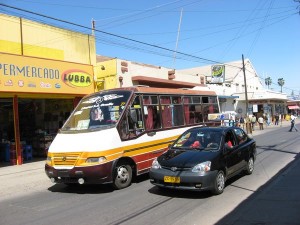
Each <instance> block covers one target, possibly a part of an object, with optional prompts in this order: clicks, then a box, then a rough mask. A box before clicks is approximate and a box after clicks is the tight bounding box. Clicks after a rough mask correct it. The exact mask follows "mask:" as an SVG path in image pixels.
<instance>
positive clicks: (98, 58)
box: [0, 14, 299, 164]
mask: <svg viewBox="0 0 300 225" xmlns="http://www.w3.org/2000/svg"><path fill="white" fill-rule="evenodd" d="M0 29H1V30H5V31H6V32H1V33H0V59H1V60H0V61H1V65H0V114H1V117H0V141H1V161H7V160H8V161H11V162H12V163H13V164H22V160H21V158H22V157H21V153H20V152H21V151H20V149H21V148H23V149H26V151H25V150H24V154H26V157H25V159H31V158H32V157H46V152H47V148H48V147H49V145H50V144H51V141H52V140H53V138H54V136H55V135H56V133H57V131H58V130H59V129H60V127H61V126H62V124H63V123H64V122H65V121H66V119H67V118H68V116H69V115H70V113H71V111H72V110H73V109H74V107H75V106H76V105H77V103H78V102H79V101H80V99H81V98H82V97H83V96H85V95H86V94H90V93H93V92H98V91H101V90H107V89H111V88H118V87H130V86H134V85H145V86H151V87H166V88H185V89H186V88H191V89H197V90H211V91H215V92H216V93H217V95H218V102H219V107H220V112H221V113H224V114H226V115H227V119H229V117H230V116H234V117H235V118H239V117H241V116H245V115H256V116H257V115H259V114H261V115H264V116H265V117H266V118H270V120H271V121H272V120H273V119H274V117H275V115H276V114H280V115H281V116H282V118H288V115H289V114H290V113H297V112H298V109H299V101H297V100H293V101H291V100H289V99H288V96H287V94H286V93H282V92H276V91H273V90H269V89H268V88H267V87H266V86H265V85H264V81H263V80H262V79H261V75H259V74H257V72H256V71H255V65H252V63H251V61H250V59H245V60H244V61H243V60H237V61H234V62H226V63H224V64H222V65H207V66H204V67H203V66H201V67H196V68H186V69H182V70H174V69H173V68H164V67H161V66H159V65H149V64H147V63H146V62H132V61H129V60H126V59H119V58H117V57H116V58H111V57H108V56H102V55H97V54H96V44H95V36H94V35H92V34H83V33H78V32H74V31H70V30H65V29H62V28H58V27H54V26H50V25H47V24H42V23H38V22H35V21H30V20H27V19H23V18H19V17H14V16H10V15H5V14H1V15H0ZM56 40H60V41H59V42H57V41H56ZM219 70H220V71H221V73H220V74H218V73H217V72H218V71H219ZM18 150H19V151H18ZM8 152H9V153H8Z"/></svg>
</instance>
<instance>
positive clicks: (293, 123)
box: [289, 115, 298, 132]
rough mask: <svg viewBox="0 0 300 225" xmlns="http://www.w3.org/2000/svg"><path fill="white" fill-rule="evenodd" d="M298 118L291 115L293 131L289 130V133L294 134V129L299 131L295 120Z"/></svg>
mask: <svg viewBox="0 0 300 225" xmlns="http://www.w3.org/2000/svg"><path fill="white" fill-rule="evenodd" d="M296 118H297V117H296V116H294V115H291V129H290V130H289V132H292V131H293V128H294V129H295V130H296V131H298V129H297V127H296V126H295V120H296Z"/></svg>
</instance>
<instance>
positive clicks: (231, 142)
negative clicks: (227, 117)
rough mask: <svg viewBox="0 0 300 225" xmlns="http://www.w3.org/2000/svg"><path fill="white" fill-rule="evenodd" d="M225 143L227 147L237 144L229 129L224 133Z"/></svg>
mask: <svg viewBox="0 0 300 225" xmlns="http://www.w3.org/2000/svg"><path fill="white" fill-rule="evenodd" d="M225 143H227V145H228V146H229V147H234V146H235V145H237V143H236V141H235V138H234V135H233V133H232V132H231V131H228V132H227V133H226V134H225Z"/></svg>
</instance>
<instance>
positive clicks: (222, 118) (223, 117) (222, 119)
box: [220, 113, 225, 126]
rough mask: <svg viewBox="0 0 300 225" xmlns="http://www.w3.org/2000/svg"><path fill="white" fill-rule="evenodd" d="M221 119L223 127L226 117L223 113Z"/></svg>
mask: <svg viewBox="0 0 300 225" xmlns="http://www.w3.org/2000/svg"><path fill="white" fill-rule="evenodd" d="M220 119H221V126H224V120H225V115H224V114H223V113H222V114H221V116H220Z"/></svg>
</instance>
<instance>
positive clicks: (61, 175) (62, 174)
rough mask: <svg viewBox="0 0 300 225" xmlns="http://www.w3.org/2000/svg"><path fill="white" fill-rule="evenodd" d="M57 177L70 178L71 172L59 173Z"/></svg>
mask: <svg viewBox="0 0 300 225" xmlns="http://www.w3.org/2000/svg"><path fill="white" fill-rule="evenodd" d="M57 176H58V177H69V176H70V174H69V171H58V172H57Z"/></svg>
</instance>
